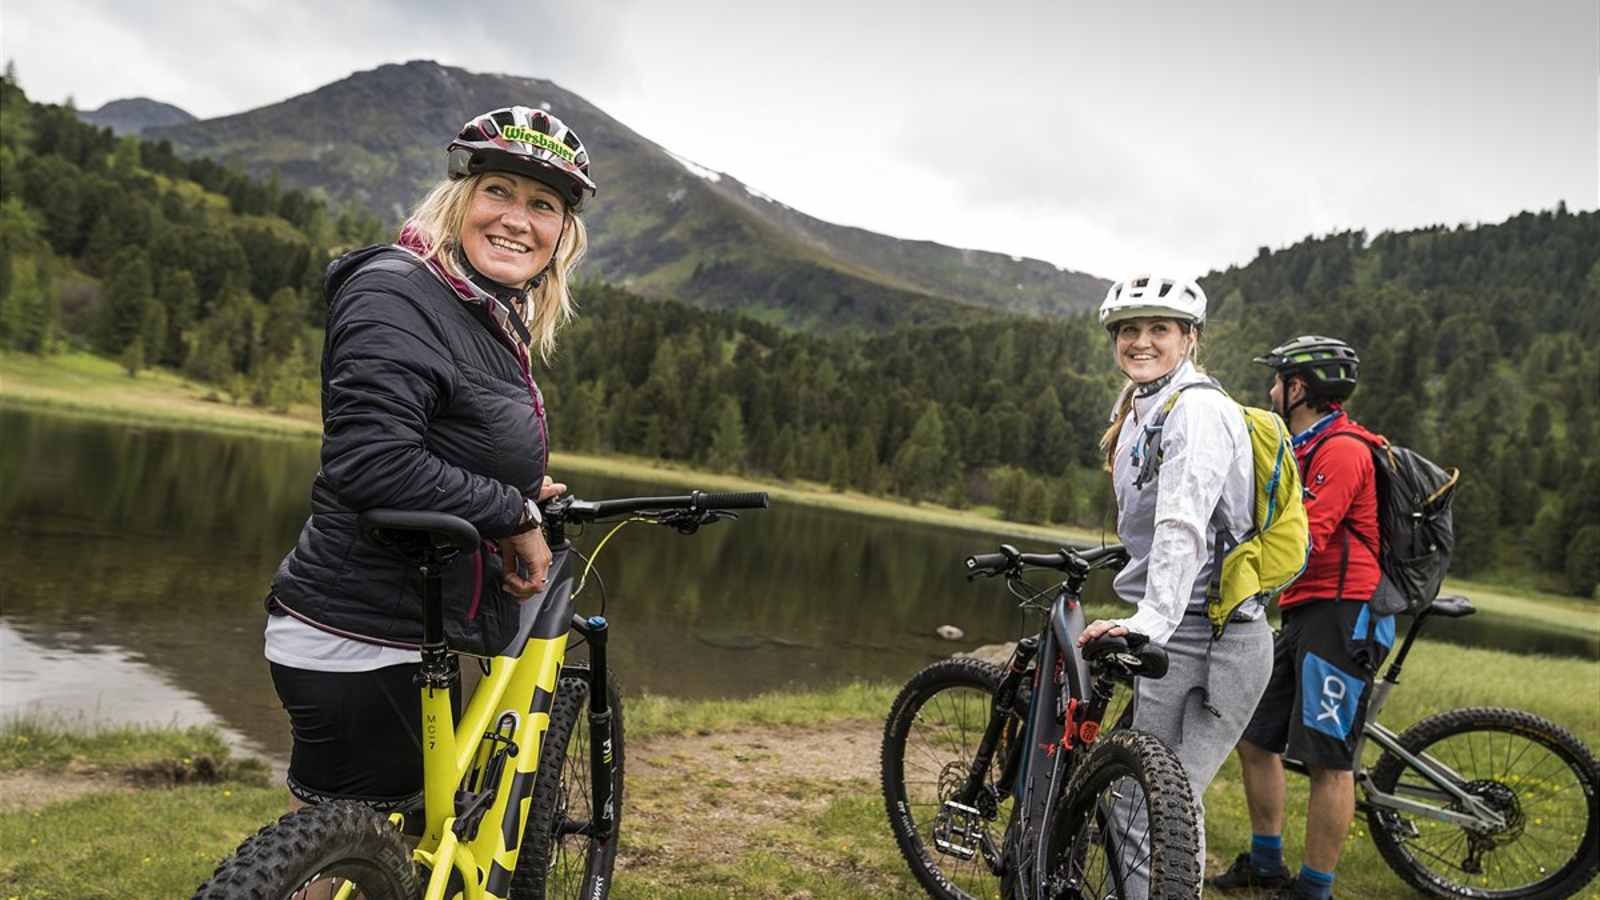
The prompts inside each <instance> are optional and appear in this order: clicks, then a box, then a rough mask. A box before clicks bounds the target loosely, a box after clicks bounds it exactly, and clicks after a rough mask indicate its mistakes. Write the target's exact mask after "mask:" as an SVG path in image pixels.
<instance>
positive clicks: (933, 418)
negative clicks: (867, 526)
mask: <svg viewBox="0 0 1600 900" xmlns="http://www.w3.org/2000/svg"><path fill="white" fill-rule="evenodd" d="M944 432H945V425H944V417H943V416H942V415H941V414H940V412H939V403H938V401H936V400H929V401H928V402H927V405H926V406H924V407H923V411H922V415H921V416H920V417H919V418H918V419H917V423H916V424H915V425H913V426H912V428H911V436H910V437H909V438H907V439H906V442H905V444H903V445H902V446H901V447H900V450H899V452H897V453H896V454H895V457H894V481H895V490H896V491H897V492H899V493H900V494H901V495H903V496H905V497H906V498H908V499H909V500H910V501H911V502H912V503H917V502H919V501H921V500H923V499H926V498H927V497H928V496H929V495H930V494H931V493H932V492H933V491H935V490H937V489H938V485H939V481H940V478H941V477H942V476H944V475H945V474H946V471H945V466H946V463H945V459H946V454H947V452H948V451H947V450H946V447H945V434H944Z"/></svg>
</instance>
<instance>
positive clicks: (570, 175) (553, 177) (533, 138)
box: [448, 106, 595, 212]
mask: <svg viewBox="0 0 1600 900" xmlns="http://www.w3.org/2000/svg"><path fill="white" fill-rule="evenodd" d="M448 153H449V157H450V161H449V172H450V177H451V178H466V177H467V176H469V175H476V174H478V173H479V172H515V173H517V174H518V175H526V176H528V177H529V178H532V179H535V180H537V181H540V182H543V183H544V184H548V185H549V186H550V187H552V188H554V189H555V190H556V191H557V192H559V193H560V194H561V197H562V199H564V200H565V201H566V202H567V208H568V209H570V210H572V211H573V212H577V211H578V208H579V207H581V206H582V205H583V200H584V196H585V195H586V194H587V195H589V196H593V195H594V193H595V185H594V181H592V180H591V179H590V178H589V151H588V150H585V149H584V147H583V141H580V140H578V135H577V133H576V132H574V131H573V130H572V129H571V128H568V127H567V125H566V123H565V122H562V121H561V120H560V119H558V118H556V117H555V116H553V115H551V114H550V113H547V112H545V111H544V110H542V109H533V108H531V107H527V106H507V107H505V108H503V109H496V110H492V111H490V112H486V113H484V114H483V115H481V116H475V117H474V118H473V119H472V120H471V121H470V122H468V123H467V124H465V125H463V126H461V133H460V134H457V135H456V139H455V140H453V141H451V142H450V148H449V151H448Z"/></svg>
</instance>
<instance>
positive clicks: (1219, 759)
mask: <svg viewBox="0 0 1600 900" xmlns="http://www.w3.org/2000/svg"><path fill="white" fill-rule="evenodd" d="M1210 644H1211V624H1210V623H1209V622H1207V621H1206V619H1205V617H1204V616H1195V615H1188V616H1184V618H1183V622H1182V623H1181V624H1179V625H1178V630H1177V632H1175V633H1174V634H1173V635H1172V638H1171V640H1169V641H1167V658H1168V660H1169V661H1170V666H1169V668H1168V669H1167V674H1166V676H1165V677H1163V678H1159V679H1155V680H1151V679H1147V678H1141V679H1139V680H1138V683H1137V684H1136V685H1135V691H1134V699H1133V702H1134V707H1133V727H1134V728H1136V729H1138V730H1140V731H1144V732H1148V733H1150V734H1153V735H1155V736H1156V737H1158V738H1160V739H1161V740H1162V742H1163V743H1165V744H1166V745H1167V746H1168V747H1171V748H1172V751H1173V752H1174V753H1176V754H1177V756H1178V760H1179V761H1180V762H1182V763H1183V768H1184V771H1185V772H1187V773H1188V775H1189V788H1190V790H1192V791H1193V792H1194V809H1195V819H1196V824H1198V825H1199V826H1200V833H1199V839H1200V840H1199V846H1200V871H1201V873H1202V874H1203V873H1204V872H1205V860H1206V807H1205V803H1204V801H1203V798H1204V796H1205V792H1206V787H1207V786H1208V785H1209V784H1211V779H1212V778H1214V777H1216V774H1217V770H1218V769H1220V768H1222V764H1223V762H1225V761H1226V760H1227V758H1228V754H1230V753H1232V752H1233V748H1234V745H1235V744H1237V743H1238V742H1239V736H1240V735H1241V734H1243V733H1244V727H1245V725H1247V724H1248V723H1249V722H1250V716H1251V714H1252V713H1254V712H1255V709H1256V704H1257V703H1258V702H1260V700H1261V695H1262V694H1263V693H1264V692H1265V691H1266V689H1267V680H1268V678H1269V677H1270V676H1271V675H1272V629H1271V628H1269V627H1268V626H1267V623H1266V620H1264V619H1258V620H1256V621H1254V622H1234V623H1232V624H1230V625H1229V626H1228V629H1227V631H1226V632H1224V633H1223V635H1222V639H1221V640H1219V641H1217V642H1216V644H1215V645H1214V646H1211V647H1210V650H1211V655H1210V660H1209V663H1208V662H1207V656H1206V649H1207V646H1208V645H1210ZM1207 684H1209V685H1210V688H1211V695H1210V700H1211V705H1212V706H1214V707H1216V709H1217V712H1219V713H1221V715H1220V716H1218V715H1213V714H1212V712H1211V711H1210V710H1208V709H1206V708H1205V706H1204V705H1203V703H1204V700H1205V695H1204V694H1203V693H1202V691H1201V688H1203V687H1205V686H1206V685H1207ZM1120 793H1121V794H1122V797H1123V799H1122V800H1119V801H1118V802H1117V803H1115V804H1113V806H1112V810H1111V824H1112V826H1113V827H1114V830H1113V831H1112V832H1111V833H1112V834H1115V835H1126V836H1127V837H1126V838H1125V840H1124V842H1123V849H1124V851H1125V852H1124V864H1123V871H1124V872H1125V873H1128V874H1129V875H1130V876H1131V877H1129V878H1128V880H1127V881H1126V883H1125V887H1126V892H1125V895H1124V896H1125V897H1126V898H1127V900H1144V898H1145V897H1146V896H1148V894H1149V890H1150V888H1149V877H1150V873H1149V848H1148V822H1147V821H1146V819H1145V809H1144V803H1143V802H1140V803H1139V804H1137V806H1138V808H1137V809H1135V808H1134V807H1135V803H1134V797H1133V796H1132V795H1133V794H1134V793H1136V792H1129V791H1123V792H1120ZM1141 848H1142V849H1141ZM1197 887H1198V886H1197Z"/></svg>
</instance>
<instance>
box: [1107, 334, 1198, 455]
mask: <svg viewBox="0 0 1600 900" xmlns="http://www.w3.org/2000/svg"><path fill="white" fill-rule="evenodd" d="M1173 321H1174V322H1177V323H1178V327H1180V328H1182V329H1183V331H1184V333H1185V334H1192V335H1194V343H1193V344H1190V345H1189V355H1188V356H1186V357H1184V358H1185V359H1187V360H1189V361H1190V362H1192V363H1194V369H1195V371H1196V372H1203V371H1205V370H1204V369H1201V368H1200V330H1201V328H1200V326H1199V325H1196V324H1193V323H1191V322H1186V321H1184V320H1183V319H1173ZM1116 346H1117V333H1116V332H1115V331H1112V332H1111V347H1112V351H1111V352H1112V353H1113V354H1115V353H1116ZM1178 365H1180V366H1181V365H1183V363H1181V362H1180V363H1178ZM1138 390H1139V385H1137V384H1135V383H1134V381H1133V379H1131V378H1130V379H1128V380H1127V381H1126V382H1124V383H1123V385H1122V393H1120V394H1118V395H1117V414H1116V415H1115V416H1112V417H1111V425H1110V427H1108V428H1107V429H1106V430H1105V433H1104V434H1102V435H1100V452H1101V453H1103V454H1105V457H1106V471H1107V472H1115V471H1116V468H1117V467H1116V465H1115V463H1116V455H1117V435H1119V434H1121V433H1122V426H1123V425H1124V424H1126V423H1127V421H1128V416H1129V415H1130V414H1131V413H1132V412H1133V398H1134V396H1135V394H1137V393H1138Z"/></svg>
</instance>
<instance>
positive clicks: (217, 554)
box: [0, 409, 1596, 751]
mask: <svg viewBox="0 0 1600 900" xmlns="http://www.w3.org/2000/svg"><path fill="white" fill-rule="evenodd" d="M0 435H3V439H0V523H3V527H4V533H5V540H4V541H0V616H3V619H4V622H5V623H6V624H8V625H9V626H10V627H12V628H14V629H15V630H16V631H17V633H18V634H20V635H22V636H23V637H25V638H26V639H27V640H28V641H30V642H32V643H34V644H36V645H39V646H42V647H46V648H50V649H51V650H52V652H62V653H65V652H80V653H91V652H102V651H103V648H106V647H115V648H120V650H121V652H124V653H125V654H126V655H127V658H128V659H130V660H133V661H136V662H138V663H140V664H143V665H147V666H149V667H152V669H154V670H156V671H159V672H160V673H162V674H163V676H164V677H165V678H166V679H167V680H168V681H169V682H171V683H172V684H175V685H178V686H179V687H181V688H182V689H183V690H184V691H187V692H189V693H191V694H192V695H194V696H195V697H197V698H198V699H199V701H200V702H202V703H204V704H205V705H207V706H208V707H210V708H211V709H213V710H216V711H218V712H219V713H220V714H221V715H223V716H224V717H225V718H226V719H227V721H228V722H229V723H230V724H232V725H233V726H234V727H235V728H237V729H239V730H240V731H242V732H244V733H245V734H247V735H249V736H251V737H252V738H253V739H255V740H256V741H258V742H260V743H261V744H263V745H264V746H266V747H267V748H268V749H270V750H277V751H281V750H283V749H285V748H286V747H287V734H286V727H285V723H284V718H283V714H282V711H281V710H280V709H279V707H278V703H277V698H276V696H275V695H274V694H273V692H272V688H271V685H270V682H269V680H268V677H267V669H266V664H265V662H264V661H263V659H262V656H261V629H262V623H263V611H262V608H261V602H260V601H261V598H262V597H263V595H264V594H265V592H266V588H267V583H268V581H269V579H270V577H271V574H272V571H273V569H274V567H276V565H277V563H278V560H279V559H280V558H281V557H282V555H283V553H284V552H285V550H286V549H287V548H288V547H289V546H290V545H291V543H292V542H293V541H294V539H295V537H296V535H297V534H298V533H299V529H300V526H301V523H302V522H303V520H304V517H305V515H306V513H307V495H308V488H309V485H310V481H311V477H312V475H313V474H314V473H315V471H316V467H317V443H316V441H315V440H308V439H288V438H268V437H248V436H232V435H220V434H211V433H206V432H198V431H177V430H166V429H157V428H129V427H127V426H117V425H106V424H101V423H95V422H88V421H82V420H77V419H71V418H63V417H54V416H43V415H37V414H31V413H21V412H17V411H10V410H3V409H0ZM557 474H561V473H557ZM565 480H566V481H567V482H568V483H569V484H570V485H571V486H572V489H573V491H574V492H575V493H577V494H579V495H580V496H583V497H586V498H591V499H597V498H602V497H606V496H621V495H628V494H638V493H658V492H659V493H681V492H682V491H681V489H676V488H668V487H662V486H659V485H652V484H648V483H637V482H624V481H620V480H614V479H603V478H594V477H591V476H573V477H568V478H566V479H565ZM602 533H603V532H601V531H599V530H592V531H591V532H590V533H589V534H587V535H583V536H581V537H579V538H578V540H577V543H578V545H579V546H580V548H589V547H592V546H593V545H594V544H595V542H596V541H597V540H598V538H599V537H600V535H601V534H602ZM995 543H996V540H995V539H994V538H992V537H988V536H983V535H974V534H964V533H961V532H956V531H951V530H947V529H937V528H932V527H928V526H922V525H913V524H905V523H894V522H884V521H880V520H873V519H867V518H863V517H858V516H852V515H848V514H844V513H835V512H828V511H824V510H815V509H805V508H796V507H783V506H781V505H780V506H779V507H777V508H774V509H771V510H766V511H762V512H755V513H750V514H747V515H746V516H745V518H744V519H743V520H741V521H740V522H737V523H726V524H719V525H715V526H712V527H709V528H707V529H705V530H703V531H701V532H700V533H699V534H697V535H694V536H692V537H685V536H682V535H679V534H676V533H674V532H671V531H668V530H665V529H659V528H651V527H648V526H644V525H631V526H628V528H627V529H626V530H625V531H624V532H623V533H622V534H619V535H618V536H617V537H616V538H615V539H614V540H613V541H612V542H611V544H610V545H608V547H607V549H606V551H605V554H604V555H603V557H602V558H601V560H600V562H599V566H598V571H599V573H600V575H601V577H602V578H603V580H604V587H605V589H606V593H607V594H608V595H609V602H608V604H607V607H606V609H605V612H606V613H607V615H608V616H609V617H610V618H611V619H612V621H613V623H614V627H613V629H612V638H611V640H612V646H613V647H614V651H613V657H612V658H613V660H614V661H615V664H616V665H617V666H618V668H619V670H620V673H621V679H622V681H623V684H624V686H625V688H626V689H628V690H631V691H638V690H648V691H651V692H655V693H665V694H672V695H678V696H741V695H749V694H752V693H756V692H759V691H762V690H767V689H770V688H774V687H779V686H784V685H788V684H803V685H825V684H835V683H839V682H844V681H849V680H852V679H856V678H868V679H891V680H898V679H902V678H904V677H906V676H907V675H908V674H909V673H910V672H911V671H913V670H914V669H916V668H917V667H918V666H919V665H921V664H922V663H923V662H925V661H926V660H929V659H932V658H934V657H937V656H940V655H945V654H948V653H950V652H952V651H953V650H954V649H956V648H957V646H969V645H973V644H979V643H991V642H998V641H1003V640H1009V639H1012V638H1014V637H1015V636H1016V635H1017V634H1018V633H1019V632H1020V630H1021V627H1022V618H1021V616H1020V614H1019V613H1018V612H1017V610H1016V605H1015V602H1014V601H1013V600H1011V598H1009V597H1008V596H1007V595H1006V593H1005V591H1004V587H1003V585H1002V584H1000V583H998V582H992V581H987V582H978V583H977V584H968V583H967V582H966V581H965V579H964V577H963V576H962V573H961V568H960V561H961V559H962V558H963V557H964V556H965V555H966V554H967V553H970V552H972V551H974V550H978V549H985V548H990V547H992V546H993V545H994V544H995ZM1106 591H1107V585H1106V584H1105V582H1104V581H1099V582H1095V583H1094V585H1093V594H1092V598H1093V597H1100V598H1104V597H1106V596H1107V594H1106ZM600 594H601V592H600V590H599V585H598V584H595V585H592V586H591V588H590V591H589V592H588V593H586V594H585V598H584V601H581V602H580V606H581V607H582V610H583V611H584V612H586V613H588V612H599V611H600V609H599V605H600V599H601V597H600ZM1471 621H1472V620H1467V621H1466V622H1463V623H1455V622H1451V623H1444V625H1441V626H1438V627H1431V628H1430V632H1431V636H1433V637H1435V638H1441V639H1449V638H1450V637H1451V636H1452V633H1454V634H1457V635H1460V634H1462V631H1461V630H1460V629H1459V628H1458V627H1457V626H1461V625H1466V624H1467V623H1470V622H1471ZM944 624H954V625H958V626H960V627H961V628H963V629H964V630H965V631H966V634H967V637H966V639H965V641H964V642H963V643H962V644H961V645H952V644H950V643H947V642H945V641H941V640H939V639H938V638H936V637H935V636H934V630H935V629H936V628H937V627H938V626H940V625H944ZM1497 624H1498V623H1497ZM1446 626H1448V627H1446ZM1490 630H1491V631H1492V632H1493V634H1492V637H1493V640H1492V643H1494V644H1497V645H1500V646H1508V645H1509V646H1515V645H1516V642H1517V640H1519V637H1518V634H1517V633H1516V632H1515V631H1514V630H1511V629H1505V628H1503V627H1495V628H1492V629H1490ZM1483 634H1485V635H1487V634H1488V632H1483ZM1526 635H1527V636H1528V639H1529V640H1530V641H1532V640H1537V641H1539V642H1541V646H1540V647H1539V649H1541V650H1545V651H1546V652H1558V653H1575V654H1593V653H1594V652H1595V645H1596V642H1595V641H1594V639H1593V638H1587V637H1584V636H1577V637H1576V638H1575V639H1574V636H1572V635H1563V634H1560V633H1556V632H1550V633H1541V632H1534V631H1526ZM1470 640H1472V641H1473V642H1477V641H1482V640H1484V638H1481V637H1478V636H1476V635H1474V636H1473V637H1472V638H1471V639H1470ZM6 667H7V669H8V670H9V669H10V660H9V658H8V659H7V660H6ZM101 677H102V678H104V679H107V680H110V679H114V678H116V677H118V676H116V675H115V674H105V675H103V676H101ZM39 680H40V681H48V677H41V679H39ZM5 687H6V692H7V694H12V693H13V692H18V693H27V692H29V691H35V692H38V691H43V690H48V689H49V687H48V685H45V684H38V685H29V684H18V683H13V682H7V683H6V686H5ZM173 702H177V701H173ZM153 718H154V719H156V720H163V719H164V718H165V717H162V716H154V717H153Z"/></svg>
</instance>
